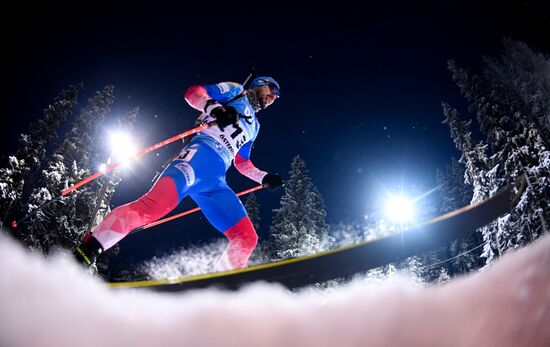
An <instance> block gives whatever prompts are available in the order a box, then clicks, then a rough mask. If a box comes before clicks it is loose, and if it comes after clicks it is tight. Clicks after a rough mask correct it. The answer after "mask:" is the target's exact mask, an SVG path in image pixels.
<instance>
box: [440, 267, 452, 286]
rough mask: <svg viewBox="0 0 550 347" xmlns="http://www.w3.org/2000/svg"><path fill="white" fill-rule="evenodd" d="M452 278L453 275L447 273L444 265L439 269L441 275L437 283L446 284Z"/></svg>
mask: <svg viewBox="0 0 550 347" xmlns="http://www.w3.org/2000/svg"><path fill="white" fill-rule="evenodd" d="M450 280H451V276H449V274H448V273H447V269H446V268H444V267H442V268H440V269H439V277H438V278H437V281H436V283H437V284H445V283H447V282H449V281H450Z"/></svg>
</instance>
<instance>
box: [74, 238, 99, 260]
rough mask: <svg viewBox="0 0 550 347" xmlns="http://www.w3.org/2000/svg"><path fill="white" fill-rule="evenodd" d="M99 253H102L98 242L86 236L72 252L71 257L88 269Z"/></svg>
mask: <svg viewBox="0 0 550 347" xmlns="http://www.w3.org/2000/svg"><path fill="white" fill-rule="evenodd" d="M101 252H103V247H102V246H101V244H100V243H99V241H98V240H97V239H96V238H95V237H93V236H92V235H91V234H87V235H86V236H84V238H83V239H82V243H81V244H80V245H78V246H77V247H76V248H75V249H74V250H73V255H74V257H75V259H76V261H78V262H79V263H81V264H83V265H86V266H87V267H90V266H92V265H93V264H94V263H95V261H96V259H97V257H98V255H100V254H101Z"/></svg>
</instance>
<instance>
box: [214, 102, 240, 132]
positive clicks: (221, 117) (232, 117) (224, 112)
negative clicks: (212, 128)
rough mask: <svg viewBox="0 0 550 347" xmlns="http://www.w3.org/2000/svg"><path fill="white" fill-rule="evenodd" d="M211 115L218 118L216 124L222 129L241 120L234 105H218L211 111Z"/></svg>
mask: <svg viewBox="0 0 550 347" xmlns="http://www.w3.org/2000/svg"><path fill="white" fill-rule="evenodd" d="M210 115H211V116H212V117H214V118H216V124H217V125H218V128H220V130H221V131H223V129H224V128H225V127H226V126H228V125H232V124H237V122H238V121H239V113H238V112H237V110H235V108H234V107H232V106H218V107H216V108H214V109H213V110H212V111H210Z"/></svg>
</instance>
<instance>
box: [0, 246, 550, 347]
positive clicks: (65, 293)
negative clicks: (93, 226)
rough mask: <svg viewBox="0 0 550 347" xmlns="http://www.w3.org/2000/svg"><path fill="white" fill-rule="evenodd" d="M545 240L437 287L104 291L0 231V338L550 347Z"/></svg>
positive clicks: (25, 341)
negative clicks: (233, 290)
mask: <svg viewBox="0 0 550 347" xmlns="http://www.w3.org/2000/svg"><path fill="white" fill-rule="evenodd" d="M548 269H550V237H548V236H547V237H545V238H544V239H543V240H540V241H538V242H537V243H535V244H533V245H531V246H530V247H527V248H525V249H522V250H520V251H518V252H515V253H513V254H509V255H507V256H505V257H504V258H502V259H501V260H500V261H499V262H497V263H496V264H495V265H494V266H493V267H492V268H491V269H489V270H487V271H485V272H483V273H477V274H474V275H471V276H468V277H464V278H461V279H456V280H453V281H451V282H449V283H448V284H446V285H444V286H440V287H427V288H421V287H418V286H416V285H414V284H413V283H412V282H410V281H408V280H406V279H403V278H401V279H396V280H392V281H389V282H387V283H384V284H382V285H380V286H372V285H368V284H367V283H365V282H355V283H352V284H350V285H348V286H345V287H342V288H339V289H336V290H333V291H327V292H313V291H305V292H301V293H298V294H296V293H294V294H292V293H289V292H288V291H286V290H285V289H283V288H281V287H280V286H277V285H268V284H261V283H259V284H254V285H251V286H249V287H247V288H244V289H242V290H240V291H238V292H224V291H219V290H197V291H191V292H185V293H180V294H164V293H154V292H148V291H145V290H113V289H108V288H107V287H106V286H105V285H104V284H103V283H101V282H99V281H98V280H95V279H92V278H89V277H88V276H87V275H86V274H85V273H84V272H83V271H82V269H80V268H78V267H77V266H76V265H75V264H72V262H70V261H69V260H68V257H67V256H66V255H65V256H57V257H54V258H52V259H50V260H44V259H42V258H39V257H37V256H31V255H29V254H28V253H26V252H25V251H24V250H23V249H21V248H20V247H19V246H17V245H15V244H14V243H13V242H11V241H10V240H7V239H0V346H3V347H15V346H56V347H60V346H117V347H120V346H133V347H137V346H233V345H234V346H331V347H332V346H355V345H357V346H550V271H549V270H548Z"/></svg>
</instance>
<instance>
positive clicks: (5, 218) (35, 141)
mask: <svg viewBox="0 0 550 347" xmlns="http://www.w3.org/2000/svg"><path fill="white" fill-rule="evenodd" d="M81 88H82V85H81V84H80V85H74V86H70V87H69V88H68V89H66V90H63V91H62V92H61V93H60V95H59V96H57V97H56V98H55V99H54V102H53V104H52V105H49V106H48V107H47V108H46V109H45V110H44V112H43V117H42V119H40V120H39V121H37V122H35V123H32V124H31V126H30V128H29V132H28V134H23V135H21V138H20V139H19V143H20V147H19V149H18V150H17V152H16V153H15V154H14V155H13V156H10V157H9V163H8V165H9V167H6V168H2V169H0V211H2V215H1V216H0V222H1V223H0V224H2V223H4V224H6V225H10V224H11V222H12V221H13V220H15V219H19V218H20V217H22V215H24V214H25V212H24V211H23V213H21V212H22V210H23V208H22V207H23V206H26V205H27V203H28V200H29V198H30V194H31V191H32V189H33V187H35V186H36V183H37V179H38V177H39V176H40V172H41V169H43V168H44V167H45V165H46V164H45V161H44V159H45V158H46V153H47V151H48V150H49V149H50V147H51V146H52V142H53V141H54V140H55V139H56V137H57V130H58V128H59V126H60V125H61V124H62V123H63V122H64V121H65V120H66V119H67V117H68V116H69V115H70V114H71V112H72V109H73V108H74V107H75V105H76V102H77V98H78V93H79V92H80V89H81Z"/></svg>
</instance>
